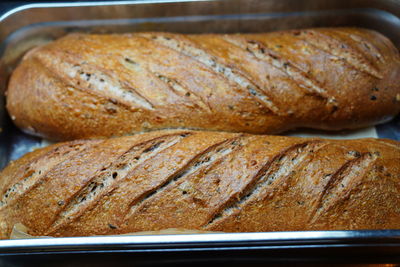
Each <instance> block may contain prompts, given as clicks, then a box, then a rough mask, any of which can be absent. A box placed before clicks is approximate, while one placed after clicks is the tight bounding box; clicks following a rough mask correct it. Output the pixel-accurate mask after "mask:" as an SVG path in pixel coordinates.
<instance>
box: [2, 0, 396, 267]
mask: <svg viewBox="0 0 400 267" xmlns="http://www.w3.org/2000/svg"><path fill="white" fill-rule="evenodd" d="M399 17H400V1H397V0H381V1H378V0H336V1H328V0H326V1H324V0H303V1H295V0H206V1H190V0H189V1H188V0H183V1H182V0H166V1H165V0H155V1H151V0H143V1H124V2H87V3H85V2H79V3H77V2H74V3H53V4H49V3H46V4H30V5H23V6H18V7H16V8H13V9H11V10H8V11H7V12H5V13H4V14H1V16H0V56H1V60H0V128H1V131H0V169H1V168H3V167H4V166H5V165H6V164H7V163H8V162H9V161H10V160H14V159H16V158H18V157H20V156H21V155H23V154H24V153H26V152H27V151H29V150H31V149H32V148H34V147H38V146H42V145H43V144H44V143H46V142H44V141H43V140H41V139H40V138H36V137H32V136H29V135H26V134H24V133H22V132H21V131H19V130H18V129H17V128H16V127H15V126H13V125H12V123H11V122H10V119H9V118H8V115H7V114H6V112H5V108H4V97H2V95H3V93H4V91H5V89H6V85H7V80H8V76H9V74H10V72H11V71H12V70H13V68H14V67H15V65H16V64H17V63H18V60H19V59H20V58H21V56H22V55H23V54H24V53H25V52H26V51H27V50H29V49H30V48H32V47H34V46H36V45H39V44H42V43H45V42H48V41H51V40H53V39H55V38H58V37H60V36H62V35H65V34H67V33H69V32H75V31H79V32H96V33H109V32H113V33H115V32H133V31H173V32H181V33H210V32H214V33H232V32H266V31H274V30H282V29H292V28H306V27H328V26H359V27H365V28H370V29H374V30H377V31H379V32H381V33H383V34H385V35H386V36H388V37H389V38H390V39H391V40H392V41H393V42H394V43H395V45H396V46H397V47H398V48H400V18H399ZM399 82H400V81H399ZM372 130H373V131H374V133H376V135H377V136H378V137H385V138H392V139H396V140H400V118H399V117H398V118H397V119H394V120H393V121H391V122H389V123H386V124H383V125H379V126H377V127H375V128H373V129H372ZM317 134H318V132H317ZM383 208H384V207H383ZM65 254H71V255H74V257H72V258H69V259H70V260H69V261H66V262H65V261H60V259H61V258H62V257H64V256H65ZM27 262H29V263H31V264H37V265H38V266H39V265H41V266H51V265H52V264H57V266H70V265H72V264H78V263H79V264H81V265H82V264H83V265H85V266H86V265H87V266H92V265H96V266H106V265H107V266H108V265H110V264H115V263H116V262H118V263H120V264H124V265H130V264H132V263H135V264H136V265H145V266H148V265H150V264H160V263H163V264H174V265H176V264H187V263H209V262H213V263H228V262H229V263H230V264H234V265H235V264H246V265H262V264H263V263H265V262H275V263H277V262H279V263H282V262H284V263H290V262H330V263H335V262H341V263H363V262H364V263H365V262H368V263H396V262H400V230H382V231H378V230H376V231H310V232H274V233H223V234H192V235H153V236H106V237H77V238H41V239H21V240H0V265H1V266H20V265H25V264H26V263H27Z"/></svg>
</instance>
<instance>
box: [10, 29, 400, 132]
mask: <svg viewBox="0 0 400 267" xmlns="http://www.w3.org/2000/svg"><path fill="white" fill-rule="evenodd" d="M399 79H400V57H399V52H398V50H397V49H396V48H395V47H394V45H393V44H392V43H391V42H390V41H389V40H388V39H387V38H386V37H384V36H382V35H381V34H379V33H377V32H374V31H371V30H366V29H357V28H320V29H308V30H292V31H282V32H272V33H262V34H200V35H183V34H173V33H159V32H157V33H156V32H154V33H146V32H145V33H132V34H109V35H95V34H69V35H67V36H65V37H63V38H60V39H58V40H56V41H54V42H52V43H49V44H47V45H44V46H42V47H38V48H35V49H33V50H32V51H30V52H29V53H27V54H26V55H25V57H24V59H23V60H22V62H21V63H20V65H19V66H18V67H17V68H16V70H15V71H14V73H13V74H12V76H11V79H10V82H9V86H8V90H7V108H8V111H9V113H10V115H11V118H12V119H13V121H14V123H15V124H16V125H17V126H19V127H21V128H22V129H23V130H24V131H26V132H29V133H33V134H36V135H40V136H44V137H46V138H49V139H54V140H71V139H78V138H93V137H109V136H121V135H126V134H130V133H136V132H142V131H149V130H156V129H166V128H168V129H171V128H186V129H204V130H222V131H228V132H249V133H279V132H283V131H286V130H289V129H294V128H298V127H310V128H318V129H325V130H339V129H347V128H357V127H364V126H367V125H372V124H377V123H382V122H385V121H387V120H389V119H390V118H392V117H393V116H395V115H396V114H398V112H399V110H400V83H399V82H398V81H399Z"/></svg>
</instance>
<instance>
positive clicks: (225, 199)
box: [0, 130, 400, 238]
mask: <svg viewBox="0 0 400 267" xmlns="http://www.w3.org/2000/svg"><path fill="white" fill-rule="evenodd" d="M399 161H400V143H399V142H396V141H391V140H385V139H359V140H324V139H315V138H308V139H307V138H295V137H281V136H263V135H250V134H235V133H222V132H198V131H186V130H170V131H154V132H149V133H144V134H139V135H134V136H127V137H119V138H112V139H106V140H88V141H72V142H67V143H59V144H55V145H52V146H49V147H46V148H44V149H38V150H36V151H34V152H31V153H29V154H27V155H26V156H24V157H22V158H21V159H19V160H16V161H14V162H12V163H11V164H10V165H9V166H8V167H7V168H5V169H4V170H3V171H2V173H0V193H1V195H0V201H1V202H0V237H1V238H7V237H8V236H9V235H10V232H11V229H12V227H13V225H14V224H17V223H22V224H23V225H25V226H27V227H28V229H30V232H29V234H32V235H41V236H42V235H49V236H88V235H106V234H123V233H131V232H136V231H154V230H155V231H157V230H160V229H165V228H184V229H193V230H207V231H223V232H254V231H286V230H334V229H400V165H399Z"/></svg>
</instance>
